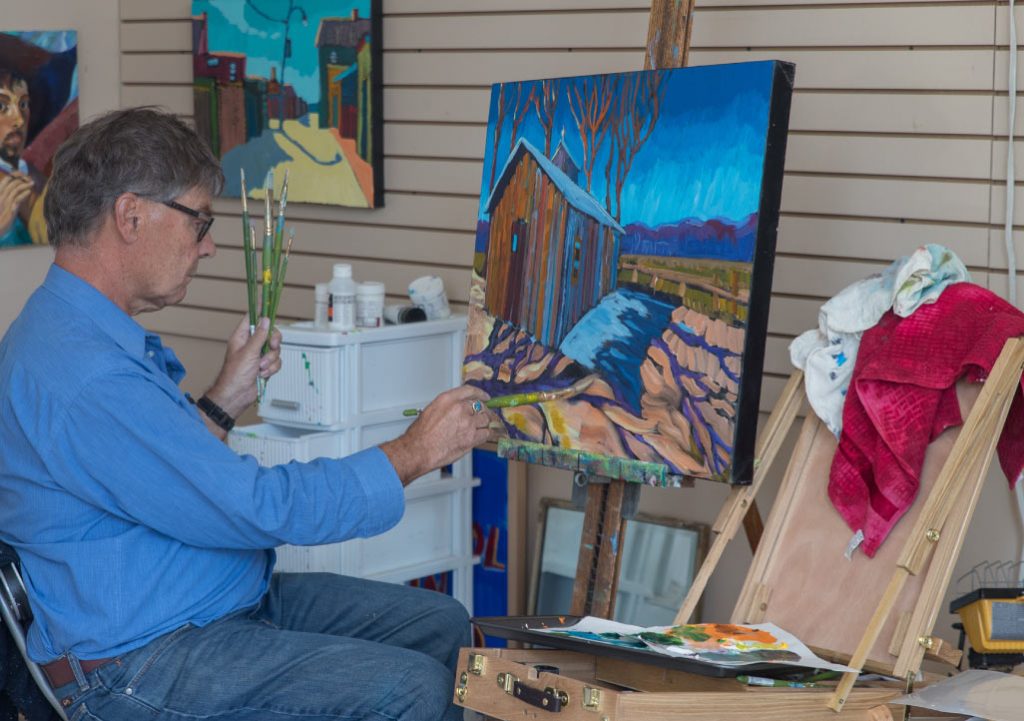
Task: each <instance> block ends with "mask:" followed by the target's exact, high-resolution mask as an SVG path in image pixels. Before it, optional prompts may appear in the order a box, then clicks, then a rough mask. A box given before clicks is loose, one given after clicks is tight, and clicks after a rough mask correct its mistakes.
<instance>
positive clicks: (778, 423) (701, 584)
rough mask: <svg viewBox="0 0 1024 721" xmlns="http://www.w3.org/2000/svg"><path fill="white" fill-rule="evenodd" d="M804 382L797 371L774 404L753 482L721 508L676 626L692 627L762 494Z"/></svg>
mask: <svg viewBox="0 0 1024 721" xmlns="http://www.w3.org/2000/svg"><path fill="white" fill-rule="evenodd" d="M803 380H804V374H803V373H802V372H801V371H796V372H795V373H793V375H791V376H790V377H789V381H788V382H787V383H786V387H785V388H784V389H783V390H782V395H781V396H780V397H779V401H778V403H776V404H775V408H774V409H773V410H772V414H771V416H770V417H769V418H768V422H767V423H766V424H765V426H764V430H763V431H762V433H761V435H760V437H759V438H758V441H757V450H756V452H755V460H754V463H755V466H754V482H753V483H751V484H750V485H749V486H736V487H734V488H733V489H732V492H731V493H730V495H729V500H727V501H726V502H725V505H724V506H722V510H721V511H720V512H719V514H718V518H717V520H715V525H714V526H713V528H712V530H713V531H714V532H715V534H716V535H715V540H714V541H713V542H712V544H711V548H710V549H709V550H708V555H707V556H706V557H705V559H704V562H703V563H702V564H701V566H700V570H699V571H698V572H697V575H696V576H695V577H694V579H693V583H692V584H691V585H690V590H689V591H688V592H687V594H686V599H685V600H684V601H683V605H682V606H680V607H679V613H677V614H676V618H675V621H674V623H675V624H684V623H689V621H690V617H691V616H692V615H693V612H694V611H695V610H696V609H697V604H698V602H700V597H701V596H702V595H703V594H704V589H705V587H706V586H707V584H708V581H709V580H710V579H711V574H712V573H714V571H715V569H716V568H717V567H718V562H719V561H720V560H721V559H722V554H723V553H724V552H725V547H726V546H728V545H729V541H731V540H732V539H733V538H734V537H735V535H736V532H737V531H738V530H739V526H740V523H741V522H742V521H743V519H744V518H745V517H746V516H747V514H748V512H749V510H750V508H751V504H752V503H753V502H754V497H755V496H756V495H757V492H758V490H760V488H761V484H762V483H764V479H765V477H766V476H767V475H768V471H769V470H770V469H771V466H772V462H773V461H774V460H775V456H776V455H778V452H779V448H780V447H781V446H782V441H783V440H785V438H786V434H787V433H789V429H790V428H791V427H792V426H793V421H794V420H795V419H796V414H797V411H799V410H800V406H801V405H803V400H804V393H803Z"/></svg>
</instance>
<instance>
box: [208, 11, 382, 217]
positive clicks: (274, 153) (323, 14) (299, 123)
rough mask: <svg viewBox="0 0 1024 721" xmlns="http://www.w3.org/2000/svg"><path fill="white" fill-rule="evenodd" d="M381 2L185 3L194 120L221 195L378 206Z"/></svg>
mask: <svg viewBox="0 0 1024 721" xmlns="http://www.w3.org/2000/svg"><path fill="white" fill-rule="evenodd" d="M380 29H381V11H380V0H193V2H192V60H193V75H194V83H193V90H194V101H195V102H194V104H195V123H196V129H197V130H198V131H199V133H200V134H201V135H202V136H203V137H205V138H206V139H207V141H208V142H209V144H210V147H211V148H212V149H213V152H214V154H215V155H217V157H219V158H220V160H221V164H222V166H223V168H224V175H225V178H226V185H225V187H224V195H225V196H228V197H240V194H241V182H240V179H239V176H240V173H239V171H240V170H243V169H244V170H245V175H246V178H247V185H248V188H249V195H250V197H253V198H262V197H263V192H264V191H263V186H264V185H265V182H264V181H265V179H266V178H268V177H269V176H270V174H271V173H276V174H277V177H279V178H280V177H283V175H284V172H285V171H288V172H289V190H288V199H289V200H290V201H292V202H300V203H319V204H323V205H343V206H349V207H356V208H378V207H381V206H382V205H383V188H384V178H383V164H384V163H383V161H384V154H383V149H382V139H383V126H382V118H381V104H382V101H381V93H382V90H381V88H382V86H381V61H380V59H381V40H380V36H381V32H380Z"/></svg>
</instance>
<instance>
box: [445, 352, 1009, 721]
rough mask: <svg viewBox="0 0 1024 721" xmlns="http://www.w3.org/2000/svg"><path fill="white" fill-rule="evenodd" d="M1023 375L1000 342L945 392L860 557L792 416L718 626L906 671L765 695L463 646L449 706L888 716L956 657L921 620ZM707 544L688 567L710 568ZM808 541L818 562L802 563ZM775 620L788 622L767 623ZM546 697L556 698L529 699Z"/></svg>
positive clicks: (792, 719) (781, 427)
mask: <svg viewBox="0 0 1024 721" xmlns="http://www.w3.org/2000/svg"><path fill="white" fill-rule="evenodd" d="M1022 372H1024V338H1013V339H1010V340H1009V341H1007V342H1006V344H1005V346H1004V348H1003V350H1002V353H1001V354H1000V356H999V358H998V360H997V361H996V364H995V366H994V367H993V369H992V372H991V373H990V374H989V376H988V378H987V379H986V381H985V383H984V385H983V386H982V387H981V388H980V392H979V389H978V387H977V386H965V387H960V388H958V395H959V396H960V401H961V411H962V412H963V413H964V415H965V416H966V419H967V420H966V422H965V423H964V424H963V426H962V427H960V428H958V429H948V430H947V431H945V432H944V433H943V434H941V435H940V436H939V438H937V439H936V440H935V442H933V444H932V445H931V446H930V447H929V450H928V454H927V455H926V458H925V467H924V469H923V472H922V478H921V482H922V487H921V499H920V500H919V502H918V503H917V504H915V505H914V506H913V507H912V508H911V509H910V510H909V511H908V512H907V515H906V517H905V518H904V519H903V522H901V523H900V524H897V526H896V527H895V528H894V529H893V531H892V533H891V535H890V537H889V539H888V540H887V541H886V543H885V544H884V545H883V546H882V547H881V549H880V550H879V552H878V554H877V555H876V556H875V558H873V559H868V558H867V557H865V556H863V555H862V554H860V555H857V556H855V558H854V559H853V560H852V561H851V562H845V561H844V560H843V558H842V556H843V548H844V547H845V545H846V543H847V539H848V538H849V531H848V529H846V528H845V523H844V522H843V521H842V519H841V518H840V517H839V516H838V514H836V513H835V512H834V511H832V509H831V507H830V506H828V503H829V502H828V500H827V494H826V484H825V483H824V479H827V476H828V469H829V466H830V465H831V456H832V454H833V453H834V452H835V445H836V442H835V437H834V436H832V434H831V433H830V432H829V431H828V430H827V429H826V428H825V427H824V424H823V423H821V421H820V420H819V419H818V418H817V417H816V416H815V415H814V414H813V413H808V414H807V415H806V416H805V420H804V423H803V428H802V430H801V432H800V436H799V438H798V439H797V444H796V447H795V449H794V451H793V454H792V457H791V459H790V462H789V464H788V467H787V469H786V472H785V474H784V477H783V482H782V485H781V487H780V489H779V493H778V497H777V498H776V501H775V503H774V505H773V507H772V512H771V514H770V516H769V518H768V522H767V525H766V527H765V534H764V539H763V541H762V543H761V544H760V546H759V548H758V551H757V553H756V554H755V556H754V560H753V563H752V566H751V570H750V572H749V573H748V574H747V577H746V579H745V581H744V584H743V589H742V591H741V593H740V598H739V600H738V602H737V604H736V608H735V609H734V611H733V614H732V617H731V619H730V620H731V622H732V623H759V622H763V621H772V622H775V623H778V624H779V625H780V626H782V627H783V628H786V630H788V631H792V632H794V633H795V634H796V635H797V637H798V638H800V639H801V640H803V641H805V642H807V643H808V645H810V646H812V648H814V650H815V651H816V652H817V653H818V654H819V655H822V656H824V657H826V658H830V659H831V660H835V661H839V662H843V663H846V664H847V665H849V666H850V667H852V668H855V669H858V671H859V670H860V669H865V670H871V671H878V672H881V673H884V674H886V675H890V676H896V677H898V678H904V679H907V682H906V683H905V684H899V683H897V684H893V683H888V684H886V683H881V684H879V683H877V682H876V683H871V684H858V685H856V686H854V682H855V681H856V680H857V677H858V675H859V673H849V674H846V675H845V676H844V677H843V678H842V679H841V681H840V682H839V684H838V685H837V686H835V687H831V688H830V687H827V686H826V687H820V688H813V689H790V688H768V689H764V688H753V687H749V686H743V685H740V684H737V683H736V681H735V680H733V679H728V678H710V677H707V676H700V675H697V674H694V673H687V672H684V671H681V670H674V669H666V668H659V667H657V666H650V665H648V664H646V663H640V662H637V661H632V660H623V659H618V658H608V657H605V656H600V655H590V654H586V653H580V652H569V651H557V650H555V651H551V650H543V649H528V650H509V649H473V648H466V649H462V651H461V653H460V661H459V668H460V673H459V676H458V678H457V681H456V689H455V700H456V702H457V703H458V704H459V705H462V706H466V707H468V708H472V709H475V710H477V711H479V712H481V713H484V714H487V715H488V716H490V717H494V718H498V719H504V720H505V721H512V719H519V720H520V721H529V720H530V719H542V718H548V717H550V713H551V712H552V711H559V712H560V713H561V714H562V717H564V718H566V719H570V720H571V721H600V720H602V719H603V720H607V721H750V719H755V718H757V719H764V720H765V721H832V720H833V719H836V718H838V719H839V721H842V720H843V719H848V721H892V719H893V718H894V716H893V713H894V710H895V711H896V712H897V713H898V711H899V709H901V708H902V707H892V706H890V705H889V704H891V702H892V701H893V700H894V699H895V698H897V697H898V696H900V695H902V694H903V693H904V692H905V691H906V690H909V686H910V684H911V682H912V680H913V678H914V677H915V676H916V673H917V671H918V670H919V669H920V667H921V663H922V660H923V659H925V658H931V659H933V660H937V661H944V662H946V663H949V664H951V665H955V664H956V661H957V657H956V653H955V652H954V653H949V652H948V650H944V649H943V648H942V644H941V642H940V641H939V640H938V639H937V638H936V637H934V636H932V628H933V626H934V623H935V619H936V617H937V615H938V612H939V609H940V607H941V600H942V594H943V590H944V589H945V588H946V586H947V585H948V583H949V580H950V577H951V575H952V572H953V566H954V565H955V563H956V557H957V554H958V552H959V550H960V547H961V545H962V543H963V539H964V535H965V533H966V530H967V527H968V524H969V522H970V518H971V515H972V514H973V511H974V507H975V505H976V503H977V500H978V496H979V495H980V491H981V487H982V485H983V482H984V480H985V477H986V475H987V472H988V469H989V466H990V464H991V461H992V457H993V455H994V452H995V446H996V442H997V440H998V438H999V437H1000V435H1001V430H1002V427H1003V424H1004V423H1005V420H1006V417H1007V414H1008V412H1009V408H1010V405H1011V403H1012V401H1013V398H1014V396H1015V394H1016V393H1018V392H1019V388H1020V379H1021V374H1022ZM803 398H804V393H803V390H802V374H801V373H799V372H797V373H794V374H793V376H792V377H791V378H790V380H789V382H788V383H787V385H786V389H785V390H784V391H783V394H782V397H781V399H780V400H779V402H778V404H777V405H776V407H775V410H774V411H773V412H772V415H771V418H770V419H769V421H768V423H767V425H766V427H765V429H764V433H763V435H762V436H761V437H760V438H759V444H758V454H757V458H758V461H759V464H758V466H757V472H756V474H755V484H754V485H752V486H749V487H746V488H741V489H734V490H735V491H736V492H735V493H733V494H732V495H731V496H730V498H729V499H728V501H727V502H726V504H725V507H723V509H722V512H721V514H720V516H719V519H720V520H722V521H723V525H724V528H725V529H726V531H728V530H729V529H732V530H735V528H736V527H738V525H739V524H740V522H741V520H740V518H741V516H742V514H743V512H744V510H745V508H747V507H749V500H751V498H752V494H753V493H754V492H756V490H757V487H758V485H759V481H762V480H763V478H764V475H765V474H766V473H767V470H768V467H769V466H770V465H771V461H772V459H774V458H775V456H776V455H777V451H778V448H779V446H780V445H781V442H782V440H783V439H784V437H785V436H786V435H787V433H788V431H789V429H790V428H791V427H792V425H793V423H794V421H795V419H796V416H797V414H798V411H799V410H800V408H801V406H802V405H803ZM967 408H969V409H970V410H969V412H967V411H966V409H967ZM815 496H817V499H815ZM815 502H817V503H818V505H817V506H815V505H814V503H815ZM745 503H746V504H747V505H744V504H745ZM828 511H831V512H828ZM719 540H721V539H719ZM716 543H717V541H716ZM721 546H722V544H719V546H718V548H719V550H718V554H717V555H716V556H714V557H711V556H710V555H709V557H708V559H707V560H706V561H705V563H704V565H703V566H702V568H701V572H700V574H699V577H701V578H704V579H706V578H707V577H709V576H710V575H711V572H712V571H713V570H714V566H715V565H716V563H717V561H718V558H720V551H721ZM808 548H812V549H813V553H814V554H816V555H817V556H818V557H817V558H808V556H807V552H808V551H807V549H808ZM800 559H805V560H806V561H808V562H807V563H803V562H801V560H800ZM810 561H815V562H816V563H817V565H816V566H815V563H811V562H810ZM803 566H806V568H801V567H803ZM794 568H797V569H798V570H802V571H803V572H804V577H805V578H806V579H808V580H807V581H806V583H805V582H804V578H795V579H794V573H793V570H794ZM822 570H824V574H822V573H821V572H822ZM819 574H820V575H822V576H824V575H828V574H831V577H829V578H824V577H819ZM890 576H891V578H890ZM836 578H840V579H842V580H841V581H840V582H838V583H837V582H836V581H835V579H836ZM851 589H856V593H851ZM702 591H703V587H702V586H700V587H697V586H695V587H694V588H691V590H690V593H689V594H688V596H687V598H686V600H685V601H684V603H683V606H682V607H681V608H680V613H679V616H680V617H684V618H685V617H686V616H687V615H688V611H687V609H688V608H689V609H692V607H693V606H695V605H696V601H697V600H698V599H699V596H700V594H701V592H702ZM787 614H788V617H787ZM781 617H787V618H788V619H790V620H785V621H783V622H782V623H780V622H779V619H780V618H781ZM855 617H856V618H855ZM821 619H824V622H821ZM790 621H792V625H791V623H790ZM835 629H842V631H843V635H844V641H843V642H842V643H841V644H838V645H832V647H831V648H830V647H829V646H828V645H821V644H820V643H817V642H816V640H818V639H819V638H822V637H828V636H829V634H830V633H833V632H834V631H835ZM823 643H826V644H827V643H829V641H828V640H827V639H826V640H825V641H824V642H823ZM553 667H557V669H553ZM495 681H497V684H495ZM545 700H547V701H548V702H549V705H550V704H555V703H556V702H557V706H558V708H557V709H555V708H546V709H542V708H540V707H541V706H542V705H543V702H544V701H545ZM840 711H841V712H842V715H841V716H838V717H837V716H836V714H837V712H840Z"/></svg>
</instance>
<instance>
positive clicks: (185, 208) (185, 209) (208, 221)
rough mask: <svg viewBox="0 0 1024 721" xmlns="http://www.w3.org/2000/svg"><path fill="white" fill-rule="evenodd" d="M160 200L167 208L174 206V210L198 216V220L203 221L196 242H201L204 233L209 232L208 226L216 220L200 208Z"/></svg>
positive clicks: (194, 216)
mask: <svg viewBox="0 0 1024 721" xmlns="http://www.w3.org/2000/svg"><path fill="white" fill-rule="evenodd" d="M161 202H162V203H163V204H164V205H166V206H167V207H168V208H174V209H175V210H178V211H181V212H182V213H185V214H186V215H191V216H192V217H193V218H198V219H199V220H201V221H202V222H203V224H202V226H200V228H199V234H198V235H197V236H196V242H197V243H202V242H203V238H205V237H206V234H207V233H209V232H210V227H211V226H212V225H213V221H214V220H216V218H214V217H213V216H212V215H210V214H209V213H204V212H203V211H201V210H194V209H192V208H190V207H188V206H187V205H182V204H181V203H175V202H174V201H173V200H164V201H161Z"/></svg>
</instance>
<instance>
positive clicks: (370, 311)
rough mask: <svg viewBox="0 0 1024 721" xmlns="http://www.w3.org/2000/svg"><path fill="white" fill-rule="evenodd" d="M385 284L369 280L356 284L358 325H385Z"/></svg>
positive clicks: (374, 326)
mask: <svg viewBox="0 0 1024 721" xmlns="http://www.w3.org/2000/svg"><path fill="white" fill-rule="evenodd" d="M383 316H384V284H383V283H378V282H377V281H373V280H371V281H367V282H365V283H357V284H356V326H358V327H359V328H379V327H380V326H381V325H383V323H384V321H383Z"/></svg>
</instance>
